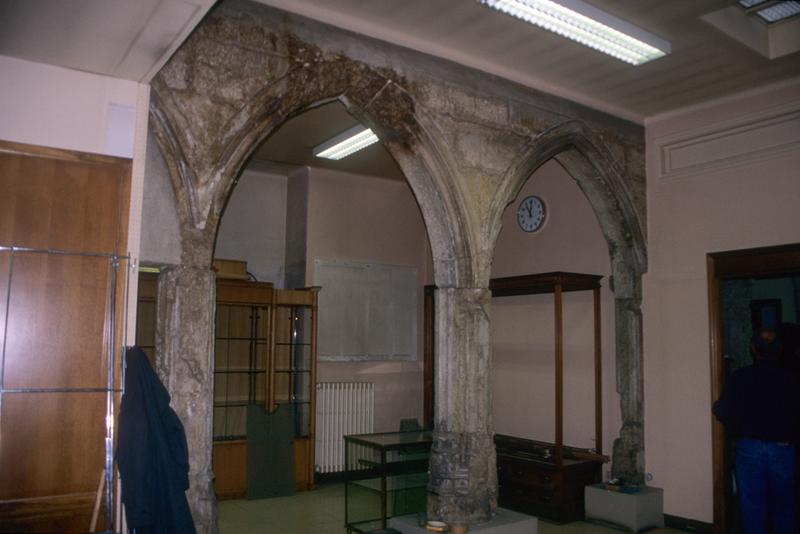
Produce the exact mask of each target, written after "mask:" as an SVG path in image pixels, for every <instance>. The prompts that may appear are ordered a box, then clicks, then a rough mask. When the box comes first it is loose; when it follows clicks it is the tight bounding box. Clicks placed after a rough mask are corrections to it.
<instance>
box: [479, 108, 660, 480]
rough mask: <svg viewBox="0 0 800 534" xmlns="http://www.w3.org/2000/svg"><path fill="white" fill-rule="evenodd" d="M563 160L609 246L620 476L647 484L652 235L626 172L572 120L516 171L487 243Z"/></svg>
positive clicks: (528, 149) (526, 155) (496, 208)
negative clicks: (538, 176)
mask: <svg viewBox="0 0 800 534" xmlns="http://www.w3.org/2000/svg"><path fill="white" fill-rule="evenodd" d="M550 159H555V160H556V161H558V162H559V164H561V166H562V167H563V168H564V169H565V170H566V171H567V173H568V174H569V175H570V176H571V177H572V178H573V179H574V180H575V181H576V182H577V183H578V186H579V187H580V189H581V190H582V191H583V193H584V195H585V196H586V198H587V199H588V201H589V204H590V205H591V206H592V209H593V210H594V212H595V215H596V216H597V221H598V223H599V224H600V228H601V229H602V232H603V235H604V236H605V238H606V242H607V244H608V251H609V256H610V260H611V270H612V277H613V278H612V286H611V289H612V291H613V293H614V300H615V333H616V380H617V392H618V393H619V395H620V403H621V407H622V428H621V430H620V435H619V437H618V438H617V439H616V440H615V442H614V452H613V459H612V461H613V463H612V473H613V475H614V476H615V477H619V478H622V479H623V480H625V481H628V482H631V483H642V482H644V389H643V381H644V377H643V347H642V315H641V284H642V275H643V274H644V272H645V271H646V270H647V244H646V240H645V231H644V228H643V227H642V225H641V222H640V217H639V215H638V213H637V212H636V209H635V204H634V202H633V200H632V199H631V197H630V194H629V190H628V187H627V186H626V181H625V177H624V170H623V169H622V167H621V165H620V164H619V162H617V161H616V160H615V159H614V157H613V156H612V155H611V153H610V152H609V151H608V150H607V149H606V147H605V146H604V145H603V144H602V143H601V142H600V140H599V139H597V137H596V135H595V134H594V133H593V132H592V130H591V129H590V128H589V127H587V125H586V124H585V123H584V122H582V121H579V120H570V121H566V122H563V123H560V124H558V125H555V126H553V127H551V128H548V129H547V130H544V131H542V132H541V133H539V134H537V135H535V136H533V137H532V138H531V139H530V140H529V142H528V143H527V144H526V145H525V146H524V148H523V149H522V151H521V153H520V154H519V155H518V157H517V158H516V160H515V161H514V163H512V165H510V166H509V168H508V170H507V172H506V176H505V178H504V180H503V182H502V183H503V186H502V187H501V188H500V189H499V190H498V192H497V196H496V197H495V199H494V201H493V202H492V207H491V216H490V217H491V218H490V220H491V221H492V224H491V225H490V226H488V227H487V234H488V235H487V239H490V240H491V241H490V242H492V243H494V242H496V240H497V237H498V235H499V233H500V229H501V224H502V223H501V221H502V215H503V211H504V210H505V208H506V207H507V206H508V205H509V204H510V203H511V202H513V200H514V199H515V198H516V197H517V195H518V194H519V191H520V189H522V186H523V185H524V184H525V182H526V181H527V180H528V179H529V178H530V176H531V175H532V174H533V173H534V172H535V171H536V170H537V169H538V168H539V167H540V166H541V165H543V164H544V163H545V162H547V161H548V160H550Z"/></svg>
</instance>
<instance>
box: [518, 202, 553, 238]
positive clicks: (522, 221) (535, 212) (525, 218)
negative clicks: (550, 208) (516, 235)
mask: <svg viewBox="0 0 800 534" xmlns="http://www.w3.org/2000/svg"><path fill="white" fill-rule="evenodd" d="M546 216H547V209H546V208H545V205H544V201H543V200H542V199H541V198H539V197H537V196H529V197H526V198H525V199H523V201H522V202H520V203H519V208H517V222H518V223H519V227H520V228H522V229H523V230H524V231H526V232H535V231H537V230H539V229H541V228H542V226H543V225H544V220H545V217H546Z"/></svg>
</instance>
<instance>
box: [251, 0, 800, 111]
mask: <svg viewBox="0 0 800 534" xmlns="http://www.w3.org/2000/svg"><path fill="white" fill-rule="evenodd" d="M258 1H259V2H261V3H263V4H267V5H272V6H275V7H279V8H281V9H284V10H286V11H290V12H294V13H297V14H300V15H303V16H306V17H310V18H314V19H317V20H320V21H322V22H326V23H329V24H332V25H335V26H339V27H342V28H346V29H348V30H351V31H355V32H357V33H362V34H365V35H369V36H372V37H375V38H378V39H382V40H385V41H389V42H393V43H396V44H399V45H402V46H405V47H408V48H413V49H416V50H419V51H422V52H426V53H429V54H431V55H435V56H440V57H443V58H447V59H450V60H452V61H455V62H457V63H461V64H464V65H467V66H470V67H474V68H476V69H479V70H483V71H486V72H490V73H492V74H496V75H498V76H501V77H504V78H508V79H511V80H514V81H517V82H519V83H521V84H523V85H526V86H529V87H533V88H536V89H541V90H543V91H546V92H549V93H554V94H557V95H561V96H564V97H566V98H569V99H571V100H575V101H578V102H581V103H583V104H586V105H589V106H591V107H594V108H597V109H601V110H603V111H607V112H610V113H612V114H615V115H617V116H621V117H624V118H627V119H630V120H634V121H636V122H643V121H644V119H645V118H646V117H651V116H654V115H658V114H662V113H665V112H668V111H672V110H675V109H678V108H682V107H686V106H690V105H694V104H697V103H699V102H702V101H705V100H709V99H714V98H717V97H722V96H725V95H729V94H732V93H735V92H740V91H744V90H749V89H754V88H756V87H760V86H763V85H767V84H770V83H773V82H778V81H781V80H785V79H788V78H792V77H796V76H800V53H794V54H791V55H787V56H784V57H782V58H778V59H774V60H769V59H767V58H766V57H764V56H762V55H760V54H759V53H757V52H756V51H754V50H752V49H751V48H749V47H748V46H745V45H743V44H741V43H740V42H738V41H737V40H735V39H733V38H731V37H729V36H728V35H726V34H724V33H723V32H721V31H719V30H717V29H715V28H714V27H713V26H711V25H710V24H708V23H706V22H704V21H702V20H701V19H700V17H701V16H702V15H705V14H707V13H710V12H712V11H716V10H719V9H721V8H724V7H726V6H729V5H730V4H732V3H733V2H732V1H731V0H587V1H588V2H589V3H591V4H593V5H595V6H596V7H598V8H600V9H602V10H605V11H607V12H608V13H611V14H612V15H615V16H617V17H619V18H621V19H623V20H625V21H627V22H630V23H632V24H635V25H637V26H639V27H641V28H643V29H645V30H647V31H649V32H651V33H653V34H655V35H658V36H659V37H661V38H664V39H666V40H667V41H670V42H671V43H672V54H670V55H668V56H666V57H664V58H661V59H658V60H655V61H652V62H650V63H646V64H644V65H641V66H638V67H634V66H631V65H628V64H626V63H623V62H621V61H619V60H616V59H613V58H611V57H608V56H605V55H604V54H601V53H599V52H596V51H594V50H592V49H589V48H586V47H584V46H581V45H579V44H577V43H574V42H572V41H569V40H567V39H564V38H562V37H559V36H557V35H555V34H552V33H550V32H548V31H545V30H543V29H540V28H537V27H535V26H531V25H529V24H526V23H525V22H522V21H520V20H517V19H514V18H511V17H509V16H507V15H504V14H502V13H499V12H496V11H494V10H492V9H489V8H487V7H485V6H482V5H480V4H478V2H477V0H403V1H397V0H258Z"/></svg>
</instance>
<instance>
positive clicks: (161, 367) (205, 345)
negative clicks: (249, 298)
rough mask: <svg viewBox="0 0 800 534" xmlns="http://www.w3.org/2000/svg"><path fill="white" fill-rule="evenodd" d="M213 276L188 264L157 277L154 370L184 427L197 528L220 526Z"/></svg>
mask: <svg viewBox="0 0 800 534" xmlns="http://www.w3.org/2000/svg"><path fill="white" fill-rule="evenodd" d="M215 279H216V278H215V274H214V272H213V271H212V270H211V269H209V268H202V267H187V266H179V267H173V268H168V269H164V270H162V271H161V275H160V276H159V279H158V320H157V327H156V328H157V330H156V344H157V354H158V356H157V358H156V370H157V372H158V375H159V377H160V378H161V381H162V382H163V383H164V385H165V386H166V388H167V390H168V391H169V393H170V395H171V396H172V401H171V405H172V408H173V409H174V410H175V412H177V414H178V417H180V419H181V421H182V422H183V425H184V428H185V429H186V439H187V441H188V444H189V464H190V465H189V491H188V492H187V498H188V500H189V506H190V508H191V510H192V516H193V517H194V523H195V527H196V528H197V532H198V534H215V533H216V532H217V516H216V515H217V509H216V502H215V498H214V488H213V482H214V475H213V473H212V471H211V450H212V449H211V440H212V432H213V429H212V421H213V410H214V395H213V394H214V361H213V358H214V301H215V294H216V285H215Z"/></svg>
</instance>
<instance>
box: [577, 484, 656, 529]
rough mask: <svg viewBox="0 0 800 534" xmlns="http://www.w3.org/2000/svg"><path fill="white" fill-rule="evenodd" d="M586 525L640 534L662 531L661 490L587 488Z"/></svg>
mask: <svg viewBox="0 0 800 534" xmlns="http://www.w3.org/2000/svg"><path fill="white" fill-rule="evenodd" d="M584 496H585V502H586V521H588V522H590V523H597V524H600V525H604V526H608V527H612V528H615V529H617V530H623V531H625V532H634V533H635V532H643V531H646V530H650V529H654V528H663V527H664V490H663V489H661V488H652V487H649V486H645V487H643V488H641V489H640V490H639V492H637V493H623V492H621V491H612V490H609V489H606V487H605V486H604V485H602V484H595V485H593V486H586V489H585V493H584Z"/></svg>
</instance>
